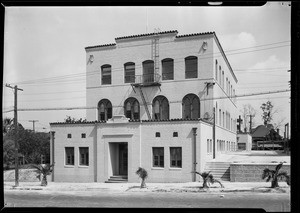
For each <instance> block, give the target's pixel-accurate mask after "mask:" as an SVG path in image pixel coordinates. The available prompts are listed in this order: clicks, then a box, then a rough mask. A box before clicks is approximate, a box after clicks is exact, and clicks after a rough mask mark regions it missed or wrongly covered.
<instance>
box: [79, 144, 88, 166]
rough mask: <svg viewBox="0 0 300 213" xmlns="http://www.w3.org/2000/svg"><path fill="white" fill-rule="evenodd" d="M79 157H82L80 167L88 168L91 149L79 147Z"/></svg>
mask: <svg viewBox="0 0 300 213" xmlns="http://www.w3.org/2000/svg"><path fill="white" fill-rule="evenodd" d="M79 156H80V162H79V165H81V166H88V165H89V148H88V147H79Z"/></svg>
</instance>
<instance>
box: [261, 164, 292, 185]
mask: <svg viewBox="0 0 300 213" xmlns="http://www.w3.org/2000/svg"><path fill="white" fill-rule="evenodd" d="M282 164H283V163H280V164H278V165H277V166H276V168H275V170H270V169H268V168H265V169H264V171H263V174H262V179H265V178H267V180H266V181H267V182H269V180H270V179H272V182H271V188H276V187H279V185H278V180H279V179H280V180H281V179H282V178H285V181H286V183H287V184H288V185H290V176H289V175H288V174H287V172H280V173H279V170H280V169H281V167H282Z"/></svg>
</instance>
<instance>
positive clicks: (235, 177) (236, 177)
mask: <svg viewBox="0 0 300 213" xmlns="http://www.w3.org/2000/svg"><path fill="white" fill-rule="evenodd" d="M276 165H278V163H268V164H263V163H251V164H250V163H248V164H243V163H231V164H230V181H232V182H265V181H266V179H265V180H263V179H262V174H263V170H264V169H265V168H269V169H271V170H275V167H276ZM283 171H286V172H287V173H288V174H289V175H290V174H291V172H290V164H284V165H283V166H282V167H281V169H280V170H279V172H283Z"/></svg>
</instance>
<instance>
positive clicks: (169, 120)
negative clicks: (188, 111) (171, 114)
mask: <svg viewBox="0 0 300 213" xmlns="http://www.w3.org/2000/svg"><path fill="white" fill-rule="evenodd" d="M174 121H204V122H206V123H209V124H210V123H211V122H209V121H207V120H204V119H202V118H196V119H192V118H185V119H182V118H175V119H163V120H154V119H152V120H139V119H137V120H129V122H131V123H134V122H142V123H147V122H149V123H150V122H174ZM95 123H106V121H81V122H79V121H78V122H72V123H67V122H53V123H50V125H60V124H66V125H67V124H95Z"/></svg>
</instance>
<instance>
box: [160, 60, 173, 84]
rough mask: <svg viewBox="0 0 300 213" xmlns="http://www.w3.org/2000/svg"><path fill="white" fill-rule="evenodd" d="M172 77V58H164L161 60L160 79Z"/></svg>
mask: <svg viewBox="0 0 300 213" xmlns="http://www.w3.org/2000/svg"><path fill="white" fill-rule="evenodd" d="M173 79H174V60H173V59H170V58H169V59H164V60H162V80H173Z"/></svg>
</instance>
